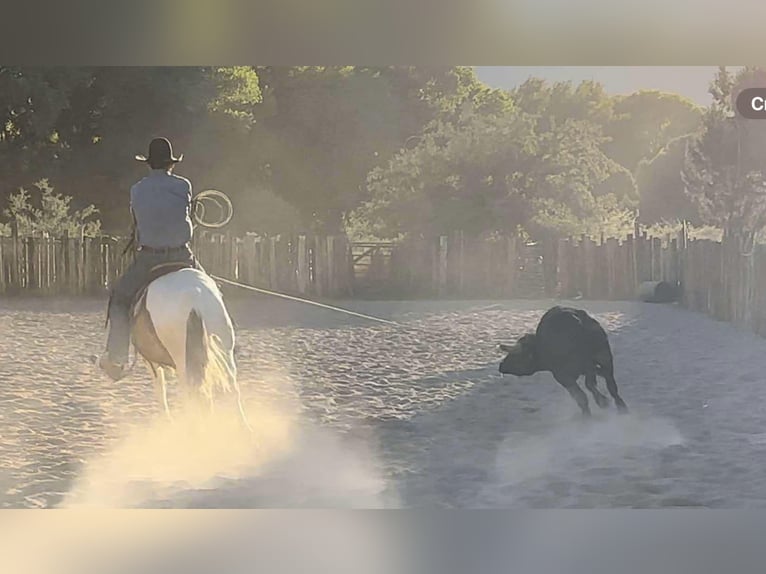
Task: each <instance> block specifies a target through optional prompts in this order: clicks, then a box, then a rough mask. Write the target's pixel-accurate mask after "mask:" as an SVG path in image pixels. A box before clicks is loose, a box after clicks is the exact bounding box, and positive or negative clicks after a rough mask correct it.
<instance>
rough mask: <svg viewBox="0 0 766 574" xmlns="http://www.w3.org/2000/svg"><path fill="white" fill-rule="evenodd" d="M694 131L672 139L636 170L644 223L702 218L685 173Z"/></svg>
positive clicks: (696, 221) (640, 211)
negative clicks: (686, 159) (683, 171)
mask: <svg viewBox="0 0 766 574" xmlns="http://www.w3.org/2000/svg"><path fill="white" fill-rule="evenodd" d="M692 137H693V136H692V135H687V136H682V137H679V138H676V139H675V140H673V141H671V142H670V143H669V144H668V145H666V146H665V147H664V148H663V149H662V150H661V151H660V152H659V153H658V154H657V155H656V156H654V157H653V158H652V159H651V160H648V161H647V160H641V162H640V163H639V165H638V169H637V170H636V182H637V184H638V193H639V197H640V198H641V199H640V204H639V216H640V220H641V222H642V223H644V224H647V225H652V224H655V223H673V222H677V221H686V222H688V223H691V224H693V225H699V224H700V223H702V222H701V220H700V217H699V212H698V209H697V206H696V205H695V203H694V202H693V201H692V199H691V198H690V197H689V195H688V194H687V193H686V188H685V185H684V182H683V179H682V177H681V171H682V170H683V167H684V160H685V157H686V148H687V146H688V145H689V143H690V141H691V140H692Z"/></svg>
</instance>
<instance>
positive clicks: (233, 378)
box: [226, 352, 253, 434]
mask: <svg viewBox="0 0 766 574" xmlns="http://www.w3.org/2000/svg"><path fill="white" fill-rule="evenodd" d="M226 374H227V375H228V377H229V384H230V385H231V388H232V389H234V394H235V395H236V397H237V409H238V411H239V420H240V423H241V424H242V426H243V427H244V428H245V430H247V432H249V433H250V434H252V433H253V427H251V426H250V421H249V420H248V419H247V415H246V414H245V407H244V405H243V404H242V391H241V389H240V387H239V381H237V366H236V363H235V362H234V354H233V352H232V354H231V355H230V356H229V361H228V362H227V364H226Z"/></svg>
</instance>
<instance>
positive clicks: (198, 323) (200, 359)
mask: <svg viewBox="0 0 766 574" xmlns="http://www.w3.org/2000/svg"><path fill="white" fill-rule="evenodd" d="M209 363H210V346H209V342H208V336H207V329H206V328H205V323H204V322H203V321H202V316H201V315H200V314H199V312H198V311H197V310H196V309H192V310H191V312H190V313H189V317H188V319H187V320H186V378H187V380H188V384H189V386H190V387H192V388H195V389H202V388H203V386H204V384H205V379H206V376H205V375H206V372H207V368H208V364H209Z"/></svg>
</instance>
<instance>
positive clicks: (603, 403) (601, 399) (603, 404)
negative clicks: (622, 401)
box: [596, 397, 609, 409]
mask: <svg viewBox="0 0 766 574" xmlns="http://www.w3.org/2000/svg"><path fill="white" fill-rule="evenodd" d="M596 404H597V405H598V406H599V407H600V408H602V409H605V408H607V407H608V406H609V399H607V398H606V397H598V398H597V399H596Z"/></svg>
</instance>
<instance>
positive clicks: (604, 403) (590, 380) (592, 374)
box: [585, 371, 609, 409]
mask: <svg viewBox="0 0 766 574" xmlns="http://www.w3.org/2000/svg"><path fill="white" fill-rule="evenodd" d="M596 385H597V382H596V371H588V372H587V373H585V388H586V389H588V391H590V394H591V395H593V400H595V401H596V404H597V405H598V406H599V407H601V408H602V409H605V408H606V407H608V406H609V399H607V398H606V397H605V396H604V395H603V394H601V393H600V392H599V390H598V387H597V386H596Z"/></svg>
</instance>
